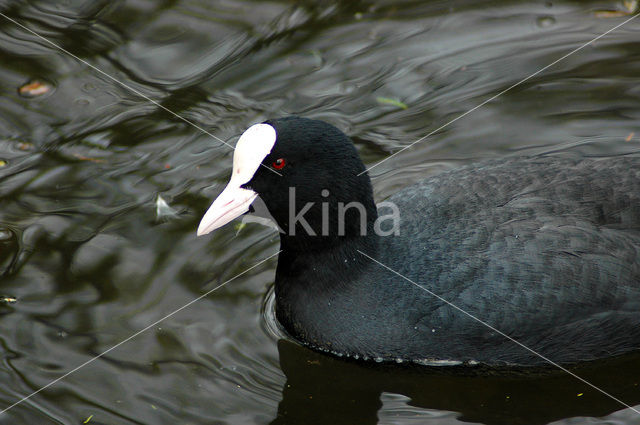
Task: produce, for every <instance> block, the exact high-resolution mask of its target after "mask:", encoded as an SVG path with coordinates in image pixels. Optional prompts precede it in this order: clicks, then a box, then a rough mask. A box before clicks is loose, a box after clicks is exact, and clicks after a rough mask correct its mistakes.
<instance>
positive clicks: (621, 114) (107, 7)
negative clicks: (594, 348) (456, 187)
mask: <svg viewBox="0 0 640 425" xmlns="http://www.w3.org/2000/svg"><path fill="white" fill-rule="evenodd" d="M636 3H637V2H634V1H625V2H615V1H579V2H578V1H575V2H570V1H527V2H508V1H478V0H474V1H431V2H419V1H369V2H368V1H351V2H322V1H320V2H315V1H314V2H312V1H302V2H289V1H272V2H257V1H256V2H252V1H240V0H225V1H210V2H209V1H205V0H182V1H178V0H175V1H169V0H166V1H160V0H146V1H145V0H129V1H96V0H62V1H55V0H49V1H12V0H0V12H2V13H3V14H5V15H6V16H8V17H10V18H12V19H15V20H17V21H18V22H19V23H21V24H23V25H25V26H26V27H28V28H29V29H31V30H33V31H35V32H36V33H38V34H40V35H42V36H43V37H46V38H47V39H48V40H50V41H52V42H54V43H56V44H58V45H59V46H61V47H63V48H64V49H66V50H68V51H69V52H70V53H72V54H74V55H76V56H78V57H79V58H81V59H83V60H85V61H86V62H88V63H90V64H91V65H93V66H95V67H97V68H99V69H100V70H102V71H103V72H105V73H106V74H108V75H110V76H112V77H114V78H115V79H117V80H118V81H121V82H123V83H125V84H126V85H128V86H130V87H131V88H132V89H134V90H136V91H138V92H139V93H141V94H144V95H145V96H147V97H149V98H151V99H153V100H154V101H156V102H158V103H159V105H161V106H163V107H165V108H168V109H170V110H171V111H173V112H175V113H177V114H179V115H181V116H182V117H184V118H186V119H188V120H190V121H192V122H193V123H196V124H197V125H198V126H201V127H202V128H203V129H206V130H207V131H209V132H210V133H211V134H213V135H215V136H216V137H218V138H220V139H222V140H224V141H227V142H228V143H230V144H232V145H233V144H235V141H236V139H237V136H238V135H239V134H240V133H241V132H242V131H243V130H244V129H246V128H247V127H248V126H249V125H251V124H252V123H255V122H258V121H261V120H264V119H266V118H270V117H276V116H282V115H287V114H291V113H296V114H299V115H303V116H308V117H314V118H320V119H324V120H327V121H329V122H331V123H333V124H335V125H337V126H338V127H340V128H341V129H343V130H344V131H345V132H346V133H347V134H349V135H350V136H352V138H353V139H354V141H355V142H356V144H357V146H358V148H359V150H360V152H361V154H362V156H363V159H364V160H365V162H366V163H367V164H369V165H372V164H374V163H375V162H376V161H379V160H381V159H383V158H385V157H386V156H387V155H389V154H391V153H393V152H395V151H397V150H399V149H401V148H402V147H404V146H407V145H409V144H411V143H412V142H414V141H415V140H417V139H419V138H421V137H423V136H424V135H426V134H428V133H429V132H431V131H433V130H435V129H437V128H438V127H440V126H442V125H443V124H446V123H447V122H448V121H450V120H452V119H454V118H456V117H458V116H459V115H460V114H462V113H465V112H467V111H468V110H470V109H471V108H473V107H475V106H476V105H478V104H480V103H482V102H483V101H485V100H486V99H489V98H490V97H491V96H493V95H495V94H497V93H499V92H501V91H502V90H504V89H506V88H508V87H509V86H511V85H512V84H515V83H517V82H518V81H520V80H522V79H523V78H525V77H527V76H529V75H531V74H532V73H534V72H536V71H538V70H539V69H541V68H543V67H544V66H546V65H548V64H550V63H551V62H553V61H555V60H556V59H558V58H560V57H562V56H563V55H565V54H566V53H568V52H570V51H571V50H572V49H574V48H577V47H579V46H580V45H582V44H583V43H586V42H587V41H589V40H591V39H593V38H594V37H596V36H598V35H600V34H602V33H604V32H605V31H607V30H609V29H610V28H612V27H614V26H615V25H617V24H619V23H621V22H623V21H624V20H625V19H627V18H628V17H630V16H631V14H630V12H635V10H636V9H637V4H636ZM639 41H640V19H638V20H637V21H632V22H630V23H628V24H626V25H625V26H623V27H621V28H619V29H617V30H615V31H614V32H612V33H611V34H609V35H607V36H606V37H604V38H602V39H600V40H598V41H597V42H595V43H594V44H592V45H590V46H588V47H585V48H584V49H582V50H581V51H579V52H577V53H575V54H574V55H572V56H570V57H568V58H566V59H565V60H562V61H561V62H560V63H558V64H556V65H554V66H553V67H551V68H549V69H547V70H545V71H544V72H542V73H540V74H539V75H537V76H535V77H533V78H531V79H529V80H528V81H526V82H525V83H523V84H522V85H520V86H518V87H516V88H514V89H513V90H511V91H509V92H507V93H505V94H504V95H502V96H500V97H499V98H498V99H496V100H494V101H492V102H490V103H488V104H486V105H485V106H483V107H482V108H479V109H478V110H476V111H474V112H473V113H471V114H469V115H467V116H465V117H464V118H462V119H460V120H458V121H456V122H455V123H453V124H451V125H449V126H447V127H445V128H444V129H442V130H439V131H438V132H436V133H435V134H434V135H432V136H431V137H429V138H428V139H427V140H425V141H423V142H421V143H419V144H417V145H416V146H414V147H412V148H411V149H408V150H406V151H404V152H403V153H401V154H400V155H398V156H396V157H394V158H393V159H391V160H389V161H387V162H385V163H384V164H383V165H381V166H379V167H376V168H375V169H374V170H373V171H372V177H373V182H374V187H375V192H376V197H377V199H378V200H381V199H384V198H385V197H386V196H388V195H389V194H391V193H393V192H394V191H395V190H397V189H398V188H400V187H402V186H405V185H407V184H409V183H411V182H413V181H416V180H418V179H420V178H423V177H425V176H429V175H433V174H435V173H438V172H441V171H442V170H445V169H449V168H452V167H455V166H458V165H460V164H467V163H471V162H473V161H477V160H479V159H481V158H493V157H503V156H509V155H535V154H541V153H549V154H553V155H565V156H566V155H570V156H611V155H624V154H635V155H638V154H640V127H639V126H638V119H639V118H640V80H639V78H638V77H639V76H640V43H639ZM38 82H39V83H38ZM29 83H31V85H30V86H29V85H28V84H29ZM21 88H22V89H21ZM34 91H35V93H34ZM38 91H39V92H41V93H40V94H38ZM29 93H31V95H29ZM390 99H391V100H393V102H392V101H390ZM231 156H232V150H231V149H230V148H229V147H228V146H225V145H223V144H222V143H220V142H219V141H217V140H215V139H214V138H212V137H210V136H208V135H207V134H204V133H203V132H202V131H200V130H198V129H197V128H194V127H193V126H191V125H188V124H187V123H185V122H183V121H181V120H180V119H178V118H177V117H175V116H173V115H171V114H169V113H167V112H166V111H164V110H163V109H162V108H161V107H160V106H158V105H157V104H154V103H152V102H150V101H148V100H147V99H145V98H143V97H141V96H140V95H138V94H136V93H135V92H133V91H131V90H130V89H128V88H125V87H123V86H121V85H119V84H118V83H116V82H114V81H112V80H111V79H109V78H108V77H107V76H105V75H103V74H101V73H99V72H97V71H96V70H94V69H91V68H90V67H89V66H88V65H87V64H84V63H82V62H79V61H78V60H76V59H74V58H73V57H71V56H70V55H68V54H65V53H63V52H61V51H60V50H58V49H56V48H55V47H53V46H52V45H50V44H48V43H47V42H46V41H44V40H42V39H39V38H38V37H36V36H35V35H33V34H31V33H30V32H28V31H27V30H25V29H23V28H20V27H19V26H18V25H16V24H15V23H13V22H11V21H10V20H8V19H6V18H4V17H0V179H1V180H0V205H1V208H0V276H1V277H0V295H2V296H3V298H2V302H0V360H1V361H0V409H4V408H5V407H7V406H10V405H11V404H13V403H15V402H16V401H18V400H20V399H21V398H22V397H25V396H27V395H29V394H30V393H32V392H33V391H36V390H38V389H39V388H41V387H42V386H44V385H46V384H48V383H50V382H51V381H53V380H54V379H56V378H59V377H60V376H62V375H63V374H64V373H66V372H68V371H70V370H72V369H74V368H75V367H77V366H78V365H81V364H82V363H84V362H86V361H88V360H89V359H91V358H92V357H93V356H95V355H97V354H99V353H101V352H103V351H105V350H107V349H109V348H110V347H112V346H114V345H115V344H117V343H119V342H121V341H123V340H125V339H126V338H128V337H130V336H131V335H133V334H134V333H136V332H137V331H139V330H141V329H144V328H145V327H147V326H148V325H150V324H152V323H154V322H155V321H157V320H158V319H161V318H162V317H164V316H165V315H167V314H169V313H171V312H172V311H174V310H176V309H177V308H179V307H181V306H183V305H185V304H187V303H188V302H190V301H192V300H194V299H195V298H197V297H198V296H200V295H202V294H204V293H206V292H207V291H209V290H211V289H212V288H214V287H215V286H216V285H218V284H220V283H223V282H225V281H226V280H228V279H230V278H232V277H234V276H235V275H236V274H238V273H240V272H242V271H244V270H246V269H247V268H248V267H250V266H252V265H254V264H256V263H257V262H259V261H260V260H262V259H264V258H266V257H268V256H269V255H272V254H274V253H275V252H277V249H278V240H277V235H276V234H275V233H274V232H273V231H271V230H269V229H267V228H264V227H261V226H259V225H256V224H249V225H247V226H246V227H245V228H242V229H240V230H239V229H238V228H237V227H235V226H233V225H229V226H227V227H225V228H224V229H221V230H219V231H217V232H215V233H214V234H213V235H211V236H207V237H203V238H196V237H195V229H196V226H197V223H198V222H199V219H200V217H201V215H202V214H203V212H204V211H205V209H206V208H207V206H208V205H209V203H210V202H211V200H212V199H213V198H214V197H215V196H216V195H217V193H218V192H219V191H220V190H221V188H222V187H223V185H224V184H225V183H226V180H227V177H228V174H229V171H230V167H231ZM158 196H161V197H162V198H163V199H164V200H165V201H166V202H167V203H168V205H169V206H170V208H172V209H173V210H171V211H168V210H166V209H163V208H161V209H160V211H158V208H157V200H158ZM238 230H239V231H238ZM275 264H276V260H275V259H271V260H269V261H267V262H265V263H264V264H262V265H260V266H258V267H256V268H255V269H252V270H251V271H249V272H248V273H246V274H244V275H242V276H241V277H239V278H237V279H235V280H234V281H232V282H230V283H229V284H227V285H226V286H224V287H223V288H221V289H219V290H217V291H215V292H213V293H212V294H211V295H209V296H208V297H206V298H204V299H202V300H200V301H198V302H196V303H193V304H192V305H190V306H189V307H187V308H185V309H184V310H182V311H180V312H178V313H176V314H175V315H173V316H171V317H170V318H168V319H166V320H164V321H162V322H161V323H158V324H157V325H155V326H153V327H151V328H150V329H148V330H146V331H145V332H143V333H141V334H139V335H137V336H136V337H135V338H132V339H131V340H129V341H127V342H126V343H124V344H122V345H121V346H119V347H118V348H116V349H114V350H112V351H110V352H109V353H107V354H106V355H104V356H103V357H101V358H99V359H98V360H96V361H94V362H92V363H91V364H89V365H87V366H85V367H83V368H81V369H79V370H78V371H76V372H74V373H73V374H71V375H69V376H67V377H65V378H64V379H62V380H60V381H59V382H57V383H55V384H54V385H52V386H50V387H49V388H47V389H45V390H43V391H42V392H40V393H39V394H37V395H35V396H33V397H32V398H30V399H28V400H26V401H24V402H23V403H21V404H19V405H17V406H15V407H13V408H12V409H10V410H9V411H7V412H5V413H3V414H1V415H0V423H2V424H49V423H63V424H79V423H83V422H84V421H86V420H87V419H89V418H90V419H89V422H88V423H91V424H94V423H95V424H130V423H131V424H133V423H136V424H175V423H180V424H196V423H197V424H200V423H207V424H211V423H214V424H219V423H225V424H253V423H256V424H266V423H269V422H271V421H275V423H280V424H284V423H292V424H313V423H326V424H329V423H332V424H339V423H343V424H373V423H376V421H379V423H383V424H418V423H425V422H429V423H437V424H454V423H460V422H462V421H467V422H469V421H470V422H481V423H494V424H538V423H540V424H542V423H549V422H552V421H559V423H563V424H572V423H584V422H589V423H640V415H638V414H637V413H635V412H633V411H631V410H630V409H624V406H622V405H620V404H619V403H617V402H615V401H613V400H611V399H609V398H608V397H606V396H604V395H603V394H601V393H599V392H597V391H595V390H593V389H592V388H590V387H588V386H586V385H585V384H584V383H582V382H580V381H578V380H576V379H575V378H573V377H571V376H569V375H567V374H565V373H564V372H559V371H558V372H546V373H543V374H538V373H536V374H531V373H524V374H507V375H505V374H494V373H485V374H480V375H477V374H468V373H466V372H465V371H452V370H450V369H435V370H432V369H426V368H423V369H420V370H413V369H410V368H400V369H398V368H379V367H368V366H367V367H363V366H361V365H358V364H353V363H346V362H343V361H339V360H336V359H332V358H329V357H325V356H322V355H317V354H315V353H312V352H310V351H308V350H306V349H304V348H301V347H299V346H297V345H295V344H293V343H291V342H287V341H286V340H283V339H281V335H280V333H279V332H278V330H277V326H276V324H275V323H274V320H273V307H272V298H271V296H270V295H269V294H270V292H269V288H270V286H271V284H272V282H273V276H274V268H275ZM265 294H267V295H265ZM383 302H385V300H381V303H383ZM638 360H639V359H638V358H637V357H631V358H625V359H617V360H615V361H606V362H600V363H597V364H592V365H585V366H583V367H581V368H578V369H576V373H578V374H580V375H581V376H584V377H585V378H587V379H589V380H591V381H592V382H593V383H594V384H596V385H598V386H601V387H602V388H603V389H604V390H606V391H609V392H611V393H612V394H614V395H615V396H616V397H619V398H620V399H622V400H624V401H625V402H626V403H628V404H630V405H639V404H640V388H639V387H638V383H639V382H640V362H639V361H638ZM587 416H591V417H601V419H595V418H591V419H585V417H587ZM602 417H603V418H602Z"/></svg>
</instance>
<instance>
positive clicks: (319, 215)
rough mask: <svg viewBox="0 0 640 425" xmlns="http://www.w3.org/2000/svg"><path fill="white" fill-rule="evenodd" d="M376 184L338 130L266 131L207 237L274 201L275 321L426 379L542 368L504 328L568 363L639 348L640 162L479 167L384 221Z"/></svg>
mask: <svg viewBox="0 0 640 425" xmlns="http://www.w3.org/2000/svg"><path fill="white" fill-rule="evenodd" d="M364 171H365V167H364V165H363V163H362V161H361V160H360V158H359V156H358V153H357V151H356V149H355V147H354V145H353V143H352V142H351V141H350V139H349V138H348V137H347V136H346V135H344V134H343V133H342V132H341V131H340V130H338V129H337V128H335V127H333V126H331V125H329V124H327V123H324V122H321V121H316V120H311V119H305V118H300V117H287V118H281V119H273V120H269V121H266V122H264V123H261V124H256V125H254V126H252V127H250V128H249V129H248V130H247V131H246V132H245V133H244V134H243V135H242V136H241V137H240V140H239V141H238V144H237V146H236V149H235V153H234V158H233V171H232V176H231V180H230V182H229V184H228V186H227V187H226V188H225V190H224V191H223V192H222V193H221V194H220V196H219V197H218V198H217V199H216V200H215V201H214V202H213V204H212V205H211V207H210V208H209V210H208V211H207V212H206V214H205V216H204V217H203V219H202V222H201V223H200V226H199V228H198V235H202V234H206V233H209V232H211V231H212V230H214V229H216V228H218V227H220V226H222V225H224V224H225V223H228V222H229V221H231V220H232V219H234V218H235V217H238V216H240V215H242V214H244V213H247V212H250V211H253V210H254V206H255V205H257V203H256V199H261V200H262V201H263V202H264V205H265V206H266V208H267V210H268V214H269V215H270V216H271V218H272V219H273V220H275V222H276V223H277V225H278V226H279V228H280V230H281V233H280V243H281V249H282V252H281V253H280V254H279V258H278V266H277V270H276V277H275V294H276V316H277V319H278V320H279V322H280V323H281V324H282V325H283V326H284V328H285V329H286V330H287V331H288V332H289V333H290V334H291V336H292V337H293V338H295V339H297V340H298V341H300V342H301V343H303V344H305V345H307V346H309V347H312V348H314V349H316V350H322V351H327V352H331V353H334V354H336V355H340V356H349V357H352V358H359V359H370V360H377V361H397V362H402V361H411V362H418V363H426V364H459V363H462V362H469V363H475V362H478V363H484V364H490V365H538V364H542V363H545V360H543V359H542V358H541V357H539V356H537V355H535V354H533V353H532V352H531V351H528V350H526V349H524V348H523V347H522V346H520V345H518V344H516V343H514V342H513V341H512V340H509V339H507V338H505V336H504V335H501V334H500V333H498V332H496V331H495V330H496V329H497V330H499V331H501V332H503V333H504V334H506V335H508V336H510V337H511V338H513V339H514V340H516V341H518V342H520V343H521V344H523V345H525V346H527V347H529V348H530V349H531V350H533V351H535V352H537V353H539V354H541V355H543V356H545V357H547V358H548V359H550V360H552V361H554V362H557V363H572V362H578V361H586V360H593V359H598V358H602V357H607V356H612V355H616V354H621V353H624V352H628V351H631V350H634V349H638V348H640V158H634V157H616V158H607V159H565V158H558V157H545V156H541V157H534V158H515V159H512V158H508V159H498V160H492V161H485V162H480V163H478V164H475V165H471V166H466V167H462V168H459V169H455V170H451V171H448V172H444V173H442V174H439V175H437V176H435V177H430V178H427V179H426V180H423V181H421V182H420V183H418V184H415V185H413V186H410V187H407V188H405V189H403V190H401V191H400V192H398V193H396V194H394V195H393V196H391V197H390V198H389V199H388V200H387V201H388V203H387V208H386V209H387V211H384V212H383V211H382V210H380V211H377V207H376V204H375V203H374V199H373V194H372V188H371V183H370V180H369V177H368V176H367V173H364ZM258 196H259V198H257V197H258ZM371 258H373V259H375V260H376V261H373V260H372V259H371ZM378 262H379V263H382V264H384V266H386V267H388V268H386V267H383V266H381V265H380V264H379V263H378ZM394 272H397V273H398V274H396V273H394ZM399 275H402V276H404V277H406V278H407V279H409V280H411V281H413V282H415V283H417V284H419V285H420V286H421V287H423V288H425V289H427V290H428V291H431V292H432V293H433V294H436V295H438V296H439V297H441V298H438V297H435V296H434V295H433V294H431V293H429V292H427V291H424V290H420V289H419V288H417V287H416V286H415V285H413V284H412V283H411V282H409V281H407V280H405V279H403V278H401V277H399ZM443 299H444V300H447V301H449V302H450V303H451V304H453V305H455V306H457V307H459V308H460V309H462V310H464V311H465V312H467V313H469V314H470V315H472V316H474V317H475V318H477V319H479V320H481V321H484V322H485V323H486V324H488V325H490V326H491V327H493V328H494V329H492V328H491V327H488V326H486V325H485V324H482V323H480V322H479V321H477V320H474V319H473V318H471V317H470V316H469V315H467V314H464V313H462V312H461V311H459V310H457V309H456V308H454V307H453V306H452V305H451V304H447V303H446V302H444V301H443Z"/></svg>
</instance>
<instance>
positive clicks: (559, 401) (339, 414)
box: [271, 340, 640, 425]
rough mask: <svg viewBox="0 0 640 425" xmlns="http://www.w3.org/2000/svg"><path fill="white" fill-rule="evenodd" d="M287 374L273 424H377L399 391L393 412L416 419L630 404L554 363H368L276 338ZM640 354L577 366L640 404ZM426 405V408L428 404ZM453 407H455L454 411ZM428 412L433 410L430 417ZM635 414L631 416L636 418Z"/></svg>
mask: <svg viewBox="0 0 640 425" xmlns="http://www.w3.org/2000/svg"><path fill="white" fill-rule="evenodd" d="M278 351H279V353H280V366H281V367H282V370H283V371H284V373H285V374H286V376H287V382H286V384H285V385H284V388H283V390H282V401H281V402H280V405H279V407H278V416H277V418H276V419H274V420H273V421H272V422H271V423H272V424H274V425H276V424H278V425H284V424H345V425H347V424H354V423H357V424H362V425H365V424H376V423H378V420H379V418H380V417H382V418H384V416H385V413H384V412H379V410H380V409H381V408H382V407H383V400H384V399H385V396H386V395H385V393H392V394H400V395H403V396H404V397H403V398H401V400H402V401H401V402H400V403H397V404H399V405H404V407H405V409H404V414H403V412H402V410H400V412H396V417H395V418H389V419H391V420H390V422H393V421H394V420H397V421H401V423H414V422H412V419H417V418H416V416H418V417H419V418H421V419H419V420H418V421H417V422H415V423H424V422H421V421H424V420H426V419H427V418H428V419H429V420H430V421H434V422H435V423H440V422H439V420H441V422H444V423H451V419H452V417H457V418H458V420H460V421H464V422H474V423H483V424H491V425H503V424H504V425H510V424H546V423H549V422H552V421H556V420H558V419H562V418H567V417H573V416H596V417H599V416H605V415H608V414H610V413H611V412H613V411H617V410H621V409H623V408H624V406H622V405H621V404H620V403H618V402H616V401H615V400H612V399H610V398H608V397H607V396H605V395H603V394H602V393H600V392H598V391H596V390H594V389H592V388H591V387H589V386H587V385H586V384H584V383H582V382H580V381H578V380H577V379H576V378H574V377H572V376H570V375H568V374H566V373H565V372H562V371H559V370H553V369H546V370H543V369H531V370H526V369H525V370H511V371H509V372H505V371H504V370H491V369H482V368H464V367H463V368H455V367H454V368H450V367H446V368H424V367H415V366H408V365H389V366H385V367H380V366H369V367H366V366H363V365H361V364H358V363H354V362H348V361H343V360H338V359H334V358H331V357H328V356H325V355H321V354H318V353H315V352H313V351H311V350H307V349H305V348H303V347H300V346H299V345H296V344H293V343H291V342H289V341H286V340H280V341H279V343H278ZM638 360H640V357H639V356H638V355H637V354H636V355H633V356H626V357H624V358H618V359H612V360H608V361H604V362H598V363H593V364H589V365H582V366H580V367H577V368H573V369H572V372H574V373H576V374H577V375H578V376H581V377H583V378H584V379H586V380H587V381H589V382H591V383H593V384H595V385H596V386H598V387H600V388H601V389H603V390H604V391H607V392H609V393H610V394H611V395H613V396H614V397H617V398H618V399H621V400H624V401H625V402H627V403H628V404H631V405H637V404H639V403H640V390H639V387H638V384H639V382H640V379H639V378H640V363H639V362H638ZM421 409H427V412H424V410H421ZM449 412H456V413H455V414H451V413H449ZM424 413H427V414H426V415H425V414H424ZM634 414H635V412H631V413H630V414H629V415H628V418H629V419H632V420H634V421H636V420H637V418H635V417H634Z"/></svg>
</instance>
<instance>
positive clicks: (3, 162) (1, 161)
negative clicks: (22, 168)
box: [0, 159, 9, 168]
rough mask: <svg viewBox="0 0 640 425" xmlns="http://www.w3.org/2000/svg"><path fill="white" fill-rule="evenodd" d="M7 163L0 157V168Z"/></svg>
mask: <svg viewBox="0 0 640 425" xmlns="http://www.w3.org/2000/svg"><path fill="white" fill-rule="evenodd" d="M8 164H9V163H8V162H7V161H5V160H4V159H0V168H2V167H6V166H7V165H8Z"/></svg>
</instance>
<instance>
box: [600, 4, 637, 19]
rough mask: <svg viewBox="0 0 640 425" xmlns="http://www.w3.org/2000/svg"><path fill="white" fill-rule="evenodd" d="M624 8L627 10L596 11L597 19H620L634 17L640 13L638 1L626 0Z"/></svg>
mask: <svg viewBox="0 0 640 425" xmlns="http://www.w3.org/2000/svg"><path fill="white" fill-rule="evenodd" d="M622 6H623V7H624V9H625V10H596V11H595V12H594V15H595V17H596V18H620V17H622V16H629V15H633V14H634V13H636V12H637V11H638V8H639V7H640V2H639V1H638V0H624V1H623V2H622Z"/></svg>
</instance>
